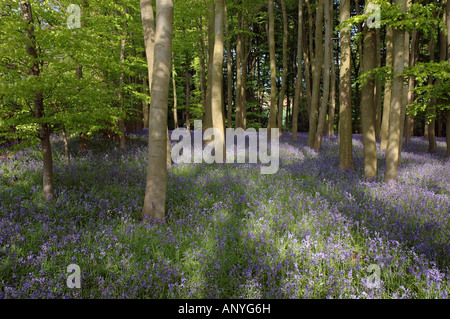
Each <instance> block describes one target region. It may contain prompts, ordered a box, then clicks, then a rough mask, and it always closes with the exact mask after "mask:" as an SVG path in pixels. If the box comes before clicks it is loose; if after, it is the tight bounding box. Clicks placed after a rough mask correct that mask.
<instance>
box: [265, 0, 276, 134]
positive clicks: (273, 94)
mask: <svg viewBox="0 0 450 319" xmlns="http://www.w3.org/2000/svg"><path fill="white" fill-rule="evenodd" d="M273 2H274V0H269V1H268V14H269V28H268V38H269V39H268V40H269V58H270V112H269V125H268V127H267V129H268V132H269V133H270V131H271V129H272V128H276V127H277V79H276V76H277V68H276V64H275V63H276V61H275V21H274V20H275V15H274V4H273Z"/></svg>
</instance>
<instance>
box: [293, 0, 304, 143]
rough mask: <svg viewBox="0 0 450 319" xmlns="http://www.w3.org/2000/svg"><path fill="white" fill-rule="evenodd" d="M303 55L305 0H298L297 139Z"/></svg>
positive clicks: (294, 120) (295, 107)
mask: <svg viewBox="0 0 450 319" xmlns="http://www.w3.org/2000/svg"><path fill="white" fill-rule="evenodd" d="M302 57H303V0H298V34H297V81H296V83H295V94H294V104H293V105H292V139H293V140H294V141H296V140H297V138H298V136H297V132H298V107H299V104H300V103H301V99H302V96H303V94H302V92H303V85H302V80H303V75H302V73H303V72H302Z"/></svg>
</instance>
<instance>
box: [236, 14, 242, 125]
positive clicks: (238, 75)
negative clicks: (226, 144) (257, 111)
mask: <svg viewBox="0 0 450 319" xmlns="http://www.w3.org/2000/svg"><path fill="white" fill-rule="evenodd" d="M241 30H242V10H239V12H238V34H237V39H236V42H237V43H236V127H240V128H243V127H244V116H243V108H244V106H243V103H244V101H243V99H244V92H243V89H244V88H243V85H242V68H243V63H244V62H243V56H244V55H243V53H242V51H243V44H242V32H240V31H241Z"/></svg>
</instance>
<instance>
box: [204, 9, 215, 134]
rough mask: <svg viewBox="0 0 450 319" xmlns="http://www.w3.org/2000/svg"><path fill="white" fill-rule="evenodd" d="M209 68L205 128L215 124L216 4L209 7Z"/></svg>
mask: <svg viewBox="0 0 450 319" xmlns="http://www.w3.org/2000/svg"><path fill="white" fill-rule="evenodd" d="M208 16H209V21H208V68H207V85H206V102H205V111H204V113H203V130H206V129H208V128H210V127H212V126H213V124H212V110H211V88H212V68H213V59H214V4H211V5H210V6H209V7H208Z"/></svg>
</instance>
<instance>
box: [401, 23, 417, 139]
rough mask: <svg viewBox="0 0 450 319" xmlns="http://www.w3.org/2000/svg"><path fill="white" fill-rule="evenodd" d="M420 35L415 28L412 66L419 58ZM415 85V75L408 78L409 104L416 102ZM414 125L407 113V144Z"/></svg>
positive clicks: (412, 40) (411, 55) (412, 41)
mask: <svg viewBox="0 0 450 319" xmlns="http://www.w3.org/2000/svg"><path fill="white" fill-rule="evenodd" d="M418 37H419V31H418V30H415V31H413V36H412V39H411V54H410V57H409V64H410V66H414V65H415V64H416V63H417V59H418V49H419V46H418V44H419V41H418ZM414 85H415V81H414V76H410V77H409V79H408V100H407V104H412V103H413V102H414V98H415V97H414V91H413V89H414ZM412 125H413V117H412V115H410V114H408V115H406V120H405V134H404V135H405V144H409V141H410V137H411V128H412Z"/></svg>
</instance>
